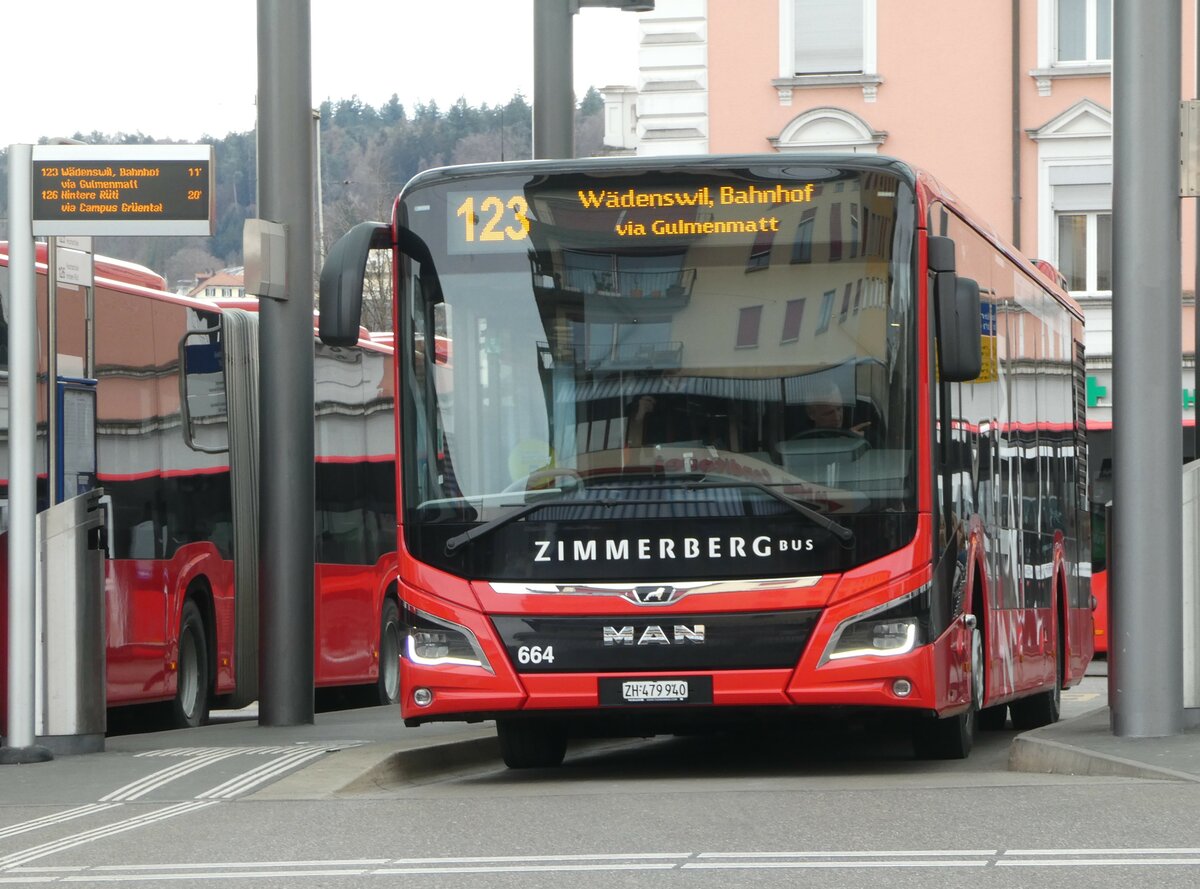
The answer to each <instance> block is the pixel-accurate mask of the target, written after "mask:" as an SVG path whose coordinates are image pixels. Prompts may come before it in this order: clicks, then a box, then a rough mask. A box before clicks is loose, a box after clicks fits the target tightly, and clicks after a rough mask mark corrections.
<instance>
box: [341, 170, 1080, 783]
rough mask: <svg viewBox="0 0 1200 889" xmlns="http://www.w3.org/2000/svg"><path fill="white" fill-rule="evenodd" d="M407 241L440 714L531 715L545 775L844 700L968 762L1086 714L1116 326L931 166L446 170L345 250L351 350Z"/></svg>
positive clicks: (411, 443) (414, 562) (521, 738)
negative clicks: (375, 288) (1091, 487)
mask: <svg viewBox="0 0 1200 889" xmlns="http://www.w3.org/2000/svg"><path fill="white" fill-rule="evenodd" d="M373 249H375V250H378V249H383V250H390V251H391V253H392V256H393V259H394V288H395V293H394V297H395V306H396V309H395V319H396V331H395V344H396V384H395V385H396V392H397V399H396V408H397V411H398V414H399V417H398V423H399V426H398V428H399V431H400V435H399V437H398V454H397V459H398V463H397V466H398V469H399V472H398V502H399V517H398V518H399V525H400V527H399V535H398V540H397V550H398V553H399V571H400V583H399V595H400V601H401V610H402V612H403V621H404V623H405V627H406V631H405V641H404V649H403V657H402V661H401V669H400V673H401V698H400V713H401V716H402V717H403V719H404V721H405V722H406V724H409V725H419V724H422V723H427V722H432V721H435V720H478V719H483V718H487V719H495V720H496V724H497V730H498V734H499V740H500V746H501V749H502V752H503V756H504V760H505V762H506V763H507V765H508V766H510V767H514V768H520V767H537V766H550V765H556V764H558V763H560V762H561V761H562V758H563V756H564V754H565V750H566V746H567V743H568V739H569V738H572V737H583V736H589V735H612V734H630V735H635V736H636V735H646V734H653V733H657V732H673V731H692V730H697V729H701V728H704V727H706V726H715V725H720V724H722V723H727V722H729V721H732V722H735V723H736V722H738V721H742V720H745V719H749V718H759V717H763V718H766V717H770V716H772V715H775V714H779V715H787V714H797V713H802V714H805V715H808V714H810V713H811V712H812V711H816V712H817V714H818V715H819V714H820V713H821V712H832V711H833V710H835V709H837V710H843V709H846V708H850V709H856V710H862V711H868V712H876V711H882V712H884V713H891V714H893V715H899V716H901V717H903V719H906V720H908V721H909V722H910V723H911V731H912V742H913V747H914V750H915V752H916V753H917V755H919V756H922V757H935V758H955V757H964V756H966V755H967V754H968V752H969V751H970V749H971V746H972V743H973V739H974V735H975V732H976V730H977V728H980V727H984V728H997V727H1000V726H1003V725H1006V724H1007V720H1008V717H1009V716H1010V715H1011V718H1012V723H1013V725H1014V726H1016V727H1030V726H1035V725H1041V724H1045V723H1049V722H1052V721H1054V720H1055V719H1057V718H1058V714H1059V707H1060V700H1061V695H1060V693H1061V689H1062V688H1064V687H1067V686H1070V685H1073V684H1075V683H1078V682H1079V681H1080V680H1081V678H1082V677H1083V675H1084V669H1085V667H1086V665H1087V664H1088V662H1089V659H1090V658H1091V656H1092V623H1091V621H1092V613H1091V609H1090V595H1089V590H1088V587H1087V582H1086V577H1084V576H1083V575H1082V574H1081V563H1082V561H1083V560H1086V559H1087V558H1088V556H1089V551H1088V547H1089V545H1090V540H1089V515H1088V501H1087V496H1086V482H1087V469H1086V433H1085V426H1084V404H1085V401H1084V391H1085V390H1084V363H1083V318H1082V314H1081V313H1080V311H1079V308H1078V307H1077V306H1076V305H1075V304H1074V303H1073V302H1072V301H1071V299H1070V298H1069V297H1068V296H1067V294H1066V293H1065V292H1063V291H1062V290H1061V289H1060V288H1059V287H1058V286H1057V284H1056V283H1055V282H1054V281H1053V280H1051V279H1049V278H1047V277H1046V276H1045V275H1044V274H1042V273H1041V272H1040V271H1039V270H1038V269H1037V268H1035V267H1034V266H1033V265H1032V264H1031V263H1030V262H1029V261H1027V260H1026V259H1024V258H1023V257H1021V256H1020V255H1019V254H1018V253H1017V252H1016V251H1015V250H1014V249H1013V248H1011V247H1009V246H1007V245H1006V244H1004V243H1003V242H1002V241H1001V240H1000V239H999V238H998V237H997V236H996V235H995V234H994V233H993V232H992V230H991V229H990V228H989V227H987V226H986V225H984V224H983V223H981V222H980V221H978V220H977V219H975V218H974V217H973V216H972V215H971V214H970V212H969V211H968V210H967V209H965V208H964V207H963V206H962V205H961V204H960V203H959V202H958V201H957V200H956V199H955V198H954V197H953V196H952V195H951V194H950V193H949V192H948V191H946V190H945V189H943V188H942V187H941V186H940V185H939V184H938V183H937V182H936V181H935V180H934V179H933V178H932V177H930V176H928V175H926V174H923V173H921V172H918V171H916V170H914V169H913V168H911V167H909V166H907V165H906V164H904V163H902V162H899V161H896V160H891V159H885V158H881V157H871V158H864V157H858V156H810V155H794V156H788V155H771V156H757V157H710V158H678V159H664V158H624V159H591V160H578V161H534V162H524V163H512V164H496V165H480V166H473V167H461V168H450V169H441V170H433V171H428V172H425V173H422V174H420V175H419V176H417V177H416V178H415V179H413V180H412V181H411V182H410V183H409V184H408V185H407V186H406V187H405V188H404V190H403V191H402V192H401V193H400V195H399V197H398V198H397V200H396V202H395V206H394V215H393V219H392V221H391V223H390V224H384V223H373V222H364V223H360V224H359V225H357V226H355V227H354V228H352V229H351V230H350V231H349V232H347V233H346V234H345V235H344V236H343V238H342V239H341V241H340V242H339V243H338V244H337V245H336V246H335V248H334V249H333V250H332V251H331V252H330V254H329V258H328V261H327V262H326V265H325V268H324V270H323V272H322V277H321V319H320V325H321V326H320V330H321V336H322V339H323V340H324V341H325V342H327V343H332V344H346V343H350V342H353V340H354V337H355V335H356V331H357V329H358V323H359V321H358V318H359V314H360V311H361V309H360V304H361V299H362V288H363V269H364V266H365V263H366V259H367V256H368V254H369V252H370V251H371V250H373ZM431 336H438V337H444V338H445V340H446V342H447V348H446V349H444V350H438V351H437V352H436V353H435V354H434V355H433V357H432V358H431V357H430V355H429V354H428V350H427V349H426V348H425V347H424V344H425V343H426V342H427V341H428V338H429V337H431ZM450 355H452V356H453V357H452V360H451V359H450V358H449V357H448V356H450Z"/></svg>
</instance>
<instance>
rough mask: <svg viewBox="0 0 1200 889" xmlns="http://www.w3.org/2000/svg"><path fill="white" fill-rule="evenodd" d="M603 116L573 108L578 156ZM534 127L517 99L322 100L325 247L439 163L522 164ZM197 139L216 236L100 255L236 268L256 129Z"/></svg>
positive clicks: (102, 247)
mask: <svg viewBox="0 0 1200 889" xmlns="http://www.w3.org/2000/svg"><path fill="white" fill-rule="evenodd" d="M603 110H604V102H603V99H602V98H601V96H600V94H599V93H598V92H597V91H596V90H595V89H590V90H588V92H587V94H586V95H585V96H584V98H583V101H582V102H580V104H579V107H578V109H577V112H576V119H575V150H576V154H577V155H579V156H581V157H582V156H588V155H593V154H599V153H600V152H601V150H602V139H603V126H604V124H603ZM532 121H533V111H532V108H531V106H530V105H529V103H528V102H527V101H526V100H525V98H524V97H523V96H521V95H520V94H517V95H515V96H513V98H512V99H510V100H509V101H508V102H507V103H506V104H504V105H495V106H488V105H486V104H485V105H482V106H479V107H475V106H472V105H468V104H467V102H466V100H465V99H460V100H459V101H458V102H457V103H455V104H454V105H452V106H451V107H450V108H448V109H445V110H443V109H441V108H439V107H438V106H437V104H436V103H430V104H428V105H425V104H418V105H416V106H415V107H413V108H412V109H408V108H406V107H405V106H404V105H403V104H401V103H400V101H399V99H398V98H397V97H396V96H394V95H393V96H392V98H391V100H390V101H389V102H387V103H385V104H384V105H383V106H382V107H379V108H373V107H372V106H370V105H368V104H366V103H364V102H362V101H360V100H359V99H358V98H357V97H354V98H350V99H344V100H341V101H337V102H333V101H326V102H324V103H322V105H321V107H320V127H321V130H320V133H321V141H320V153H319V158H318V160H319V163H320V169H321V190H320V194H321V204H322V212H321V213H320V214H319V221H320V224H321V228H322V229H323V235H324V239H325V243H326V245H328V244H330V243H332V242H333V241H335V240H337V238H338V237H340V236H341V235H342V234H343V233H344V232H345V231H346V229H347V228H349V226H350V225H352V224H353V223H355V222H359V221H362V220H365V219H383V220H386V219H387V218H389V216H390V213H391V204H392V199H393V198H394V197H395V195H396V193H397V192H398V191H399V190H400V188H401V186H403V185H404V183H405V182H407V181H408V180H409V179H410V178H412V176H414V175H415V174H417V173H419V172H420V171H421V170H425V169H429V168H430V167H436V166H442V165H445V164H456V163H476V162H481V161H496V160H519V159H523V158H528V157H529V156H530V149H531V146H532ZM74 138H76V139H79V140H81V141H84V142H88V143H91V144H139V143H154V142H168V141H192V140H174V139H167V138H164V137H162V136H155V135H146V134H143V133H136V134H128V133H118V134H116V135H112V134H105V133H98V132H94V133H88V134H80V133H77V134H75V136H74ZM195 141H198V142H204V143H211V144H212V145H213V146H215V154H216V167H217V172H216V214H217V219H216V231H215V234H214V235H213V236H212V237H210V238H196V237H151V238H145V237H143V238H133V237H128V238H112V237H105V238H97V239H96V250H97V252H99V253H104V254H107V255H109V256H116V257H120V258H121V259H127V260H130V261H132V262H138V263H141V264H143V265H146V266H149V267H150V268H152V269H154V270H155V271H157V272H160V273H162V274H163V275H165V276H166V278H167V280H168V281H169V282H172V283H173V282H176V281H181V280H186V279H190V278H192V277H194V276H195V275H196V274H198V273H204V272H208V271H215V270H216V269H219V268H223V267H228V266H237V265H241V262H242V223H243V222H244V221H245V220H246V219H247V218H250V217H252V216H254V215H255V212H256V207H255V195H256V191H257V172H256V170H257V167H256V157H255V135H254V132H253V131H250V132H244V133H229V134H228V135H226V136H225V137H223V138H211V137H204V138H202V139H199V140H195ZM6 155H7V152H6V150H2V151H0V239H4V238H5V237H6V236H7V231H6V225H5V222H6V218H7V215H8V211H7V208H8V195H7V188H8V177H7V169H8V164H7V156H6Z"/></svg>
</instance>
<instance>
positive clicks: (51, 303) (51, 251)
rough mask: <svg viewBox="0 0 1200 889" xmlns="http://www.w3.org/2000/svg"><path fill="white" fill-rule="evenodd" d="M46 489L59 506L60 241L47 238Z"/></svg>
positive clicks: (50, 497)
mask: <svg viewBox="0 0 1200 889" xmlns="http://www.w3.org/2000/svg"><path fill="white" fill-rule="evenodd" d="M46 469H47V472H46V477H47V482H46V487H47V488H48V489H49V490H48V496H49V503H50V505H51V506H53V505H54V504H56V503H58V500H59V497H58V477H59V475H61V474H62V467H61V466H59V465H58V238H56V237H53V236H51V237H49V238H46Z"/></svg>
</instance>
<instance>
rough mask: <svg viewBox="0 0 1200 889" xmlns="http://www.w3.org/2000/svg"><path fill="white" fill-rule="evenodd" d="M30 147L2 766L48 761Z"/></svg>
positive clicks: (11, 196) (16, 148)
mask: <svg viewBox="0 0 1200 889" xmlns="http://www.w3.org/2000/svg"><path fill="white" fill-rule="evenodd" d="M32 166H33V146H31V145H10V146H9V148H8V283H9V307H8V308H9V318H8V469H9V471H8V714H7V717H8V735H7V736H6V737H5V746H4V747H2V748H0V763H3V764H16V763H30V762H44V761H46V760H48V759H52V758H53V757H52V755H51V753H50V751H49V750H47V749H46V748H45V747H39V746H37V745H36V744H34V740H35V731H34V673H35V657H36V652H35V647H34V640H35V629H34V615H35V610H34V609H35V589H36V586H37V457H36V451H37V354H38V353H37V350H38V345H37V342H38V332H37V268H36V265H35V262H36V252H35V250H36V248H35V247H34V243H33V200H32V191H31V189H32V172H31V170H32Z"/></svg>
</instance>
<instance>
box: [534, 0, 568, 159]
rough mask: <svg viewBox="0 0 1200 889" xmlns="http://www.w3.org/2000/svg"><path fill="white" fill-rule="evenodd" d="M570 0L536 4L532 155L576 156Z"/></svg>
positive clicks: (551, 156)
mask: <svg viewBox="0 0 1200 889" xmlns="http://www.w3.org/2000/svg"><path fill="white" fill-rule="evenodd" d="M573 6H574V4H573V3H572V2H571V0H534V4H533V156H534V157H535V158H539V159H540V158H556V157H574V156H575V94H574V90H573V89H572V88H571V81H572V74H573V71H574V65H575V61H574V55H573V46H574V44H573V39H574V35H573V33H572V27H573V22H572V13H573V12H574V9H573Z"/></svg>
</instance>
